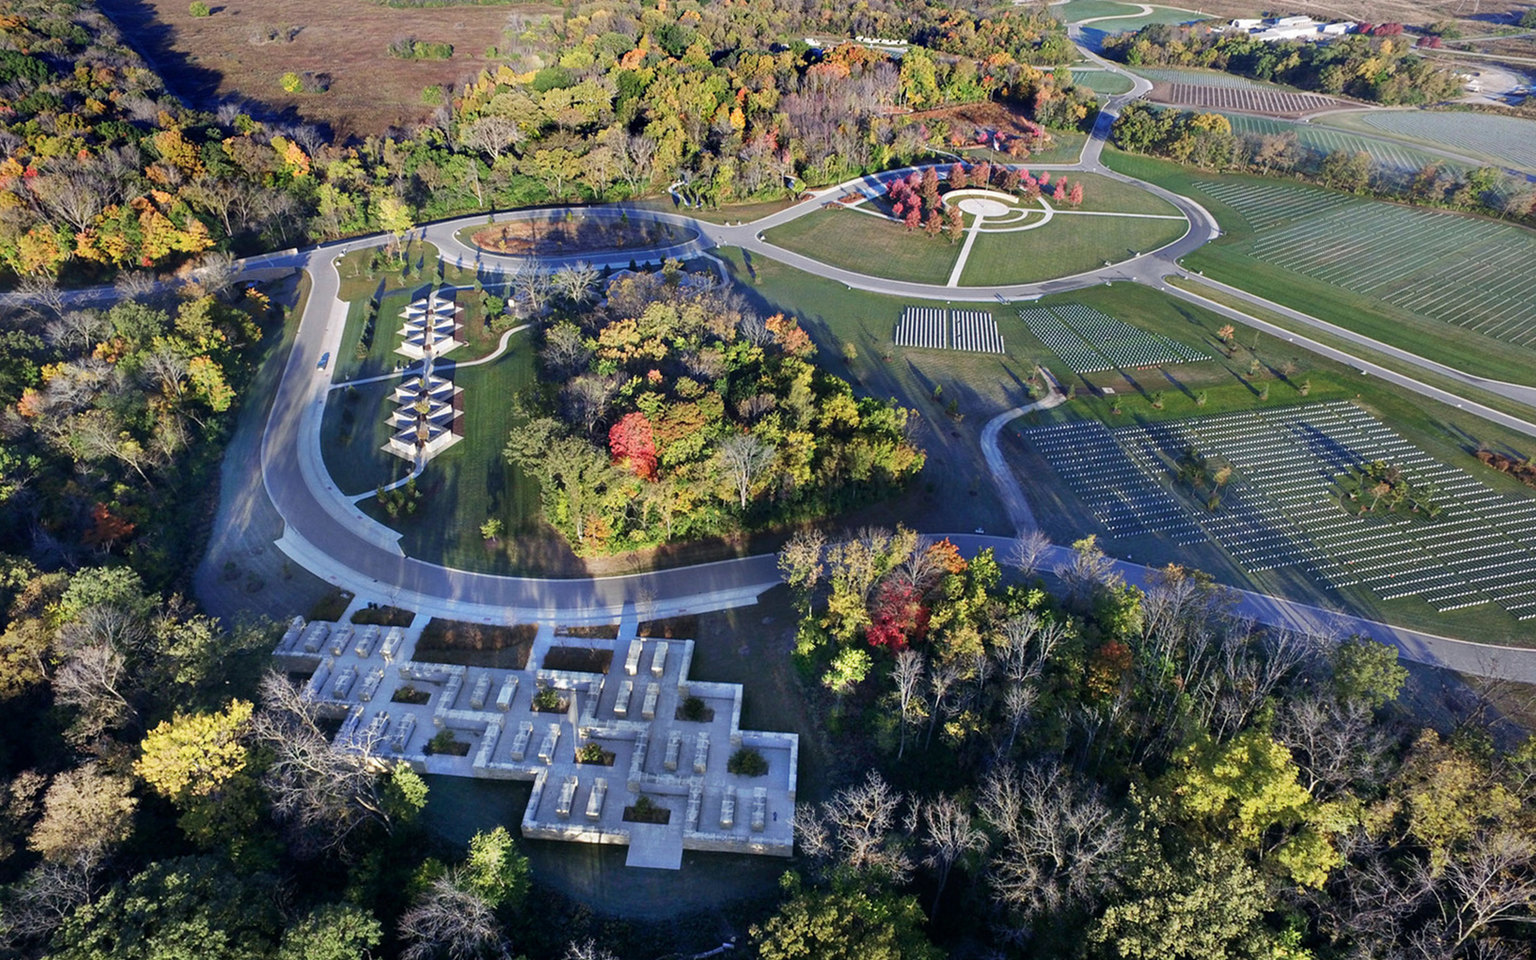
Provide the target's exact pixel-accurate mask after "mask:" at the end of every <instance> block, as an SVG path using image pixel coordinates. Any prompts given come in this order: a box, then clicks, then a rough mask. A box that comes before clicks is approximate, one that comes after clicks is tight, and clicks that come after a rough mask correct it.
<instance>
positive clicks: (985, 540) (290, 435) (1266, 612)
mask: <svg viewBox="0 0 1536 960" xmlns="http://www.w3.org/2000/svg"><path fill="white" fill-rule="evenodd" d="M1091 56H1092V55H1091V54H1090V57H1091ZM1104 66H1105V67H1106V68H1108V69H1117V68H1115V67H1114V65H1112V64H1107V63H1105V64H1104ZM1138 79H1139V78H1138ZM1143 83H1144V81H1143ZM1141 92H1142V91H1139V90H1133V91H1131V93H1129V94H1125V95H1122V96H1120V97H1116V98H1113V99H1112V100H1111V101H1110V104H1109V106H1108V107H1106V108H1105V113H1104V114H1103V115H1102V116H1101V117H1100V120H1099V123H1098V125H1097V126H1096V127H1095V130H1094V133H1093V136H1092V137H1090V139H1089V141H1088V144H1087V145H1086V146H1085V148H1084V151H1083V155H1082V158H1081V159H1080V160H1079V162H1078V163H1077V164H1073V165H1070V166H1069V167H1068V169H1080V170H1091V171H1093V172H1096V173H1102V174H1103V175H1105V176H1113V177H1115V178H1116V179H1120V180H1124V181H1127V182H1133V183H1137V184H1138V185H1140V186H1142V187H1144V188H1146V189H1149V190H1151V192H1154V193H1157V194H1158V195H1159V196H1163V197H1164V198H1165V199H1167V200H1169V202H1171V203H1174V204H1175V205H1176V206H1178V208H1179V209H1180V210H1181V211H1182V212H1184V213H1185V215H1186V217H1188V219H1189V221H1190V223H1191V229H1190V230H1189V231H1188V232H1187V233H1186V234H1185V236H1184V237H1183V238H1181V239H1180V240H1179V241H1176V242H1175V243H1174V244H1172V245H1170V246H1168V247H1165V248H1163V249H1162V250H1160V251H1156V252H1154V253H1152V254H1148V255H1145V256H1142V257H1139V258H1137V259H1135V260H1131V261H1127V262H1125V263H1121V264H1117V265H1114V266H1112V267H1108V268H1104V269H1101V270H1096V271H1092V272H1090V273H1086V274H1081V275H1079V276H1076V277H1068V278H1063V279H1059V280H1052V281H1047V282H1044V283H1035V284H1016V285H1008V286H998V287H962V288H952V287H939V286H935V285H929V284H907V283H901V282H896V281H886V280H881V279H879V278H874V277H868V276H865V275H862V274H857V273H852V272H849V271H841V270H837V269H835V268H831V267H828V266H826V265H824V264H821V263H819V262H817V261H813V260H810V259H809V258H805V257H801V256H799V255H797V254H793V253H791V252H789V251H785V250H783V249H781V248H778V247H775V246H773V245H772V244H768V243H766V242H764V241H762V240H760V239H758V235H759V234H760V233H761V232H762V231H764V230H766V229H769V228H771V227H773V226H776V225H778V224H780V223H784V222H788V221H789V220H791V219H794V218H795V217H797V216H800V215H803V214H805V213H807V212H810V211H811V210H815V209H818V208H819V207H820V206H821V205H822V204H823V203H825V202H826V201H827V200H828V199H829V198H831V197H835V196H838V195H840V194H841V193H843V192H845V191H846V190H848V189H851V188H854V187H857V186H859V185H860V181H850V183H848V184H844V185H839V186H838V187H834V188H832V189H829V190H823V191H820V192H818V193H817V194H816V195H814V196H813V197H811V198H810V199H808V200H806V201H803V202H802V203H799V204H796V205H794V206H791V207H789V208H788V209H786V210H783V211H780V212H779V213H776V214H773V215H771V216H768V217H765V218H762V219H760V220H757V221H754V222H752V223H748V224H742V225H735V226H729V225H717V224H709V223H704V222H701V221H696V220H693V219H692V218H690V217H686V216H681V215H678V214H669V213H660V212H657V211H649V210H638V209H629V210H622V209H614V210H611V211H606V212H600V213H598V215H599V216H612V217H619V216H629V217H632V218H649V219H654V220H658V221H664V222H669V223H676V224H679V225H684V226H688V227H690V228H692V229H695V230H697V231H698V235H697V236H696V237H695V238H694V239H692V240H689V241H686V242H684V243H680V244H673V245H670V246H668V247H663V248H656V249H652V250H646V251H624V252H622V253H620V254H616V255H615V256H614V257H613V258H612V263H611V265H627V264H628V263H629V262H630V261H631V260H642V261H645V262H654V261H655V260H657V259H659V258H662V257H666V256H692V255H698V254H704V253H707V251H708V250H709V249H710V248H713V247H716V246H724V245H735V246H741V247H743V248H744V249H747V250H750V251H753V252H755V253H759V254H761V255H764V256H768V257H771V258H773V259H776V260H781V261H783V262H785V263H788V264H790V265H792V266H796V267H799V268H801V269H804V270H807V271H808V272H810V273H814V274H817V275H820V276H824V277H829V278H831V279H837V280H841V281H843V282H845V283H847V284H848V285H849V286H857V287H859V288H861V289H870V290H875V291H878V292H880V293H886V294H895V295H904V296H913V297H921V298H925V299H932V298H938V299H949V300H955V299H970V300H994V299H998V298H1004V299H1011V298H1017V297H1028V296H1034V295H1038V294H1044V293H1052V292H1058V291H1063V290H1071V289H1076V288H1080V287H1084V286H1089V285H1093V284H1097V283H1102V282H1105V281H1108V280H1134V281H1138V282H1143V283H1149V284H1153V285H1156V286H1160V287H1165V286H1166V285H1164V284H1163V283H1162V279H1163V277H1164V276H1165V275H1166V274H1167V273H1169V272H1174V271H1176V269H1177V268H1176V265H1175V262H1174V261H1176V259H1177V257H1178V256H1181V255H1182V254H1183V253H1187V252H1188V251H1190V250H1193V249H1195V248H1196V247H1198V246H1200V245H1201V244H1203V243H1205V242H1207V241H1208V240H1209V239H1211V238H1213V237H1214V236H1216V235H1217V234H1218V229H1217V227H1216V224H1215V221H1214V219H1213V218H1212V217H1211V216H1210V214H1209V213H1207V212H1206V211H1205V210H1204V208H1202V207H1200V206H1199V204H1197V203H1195V202H1194V201H1191V200H1188V199H1187V198H1184V197H1179V196H1178V195H1176V194H1171V193H1169V192H1167V191H1164V190H1161V189H1160V188H1156V187H1154V186H1152V185H1149V184H1143V183H1141V182H1140V181H1134V180H1132V179H1131V178H1129V177H1124V176H1122V175H1120V174H1116V173H1114V172H1113V171H1107V170H1105V169H1104V168H1103V167H1102V165H1101V164H1100V162H1099V152H1100V150H1102V147H1103V141H1104V136H1105V134H1106V132H1107V130H1108V127H1109V125H1110V124H1111V123H1113V118H1114V115H1115V113H1117V112H1118V108H1119V106H1121V105H1123V104H1124V103H1125V102H1127V101H1128V100H1130V99H1132V98H1134V97H1135V96H1139V95H1140V93H1141ZM890 175H893V174H883V175H881V176H890ZM861 179H862V181H863V182H864V183H865V184H866V185H867V184H868V183H869V182H871V178H861ZM584 212H585V213H587V214H589V215H590V214H591V213H592V212H593V211H590V210H589V211H584ZM547 215H548V212H547V211H537V212H534V211H519V212H515V213H510V214H505V215H501V216H498V217H497V218H496V219H497V220H498V221H500V220H508V219H519V218H526V217H532V216H547ZM484 222H485V221H484V220H483V219H482V218H479V217H468V218H463V219H461V220H458V221H453V222H450V223H443V224H434V225H431V226H428V227H426V228H424V229H423V235H424V236H425V237H426V238H427V239H430V240H432V241H433V242H434V243H436V244H438V245H439V249H440V250H442V251H443V252H444V253H445V254H447V255H448V256H449V257H450V259H451V258H453V257H460V258H463V257H469V258H472V261H473V262H475V263H477V264H481V265H487V266H491V265H497V264H505V265H507V266H512V267H515V266H517V265H518V264H519V263H521V262H526V261H521V260H520V259H519V258H516V257H504V256H500V255H496V254H488V253H485V252H483V251H479V250H476V249H473V248H470V247H468V246H465V245H463V244H461V243H460V242H459V241H458V240H457V238H456V237H455V233H456V232H457V231H458V230H459V229H460V228H462V227H464V226H471V225H474V224H476V223H484ZM385 239H386V238H384V237H375V238H366V239H363V240H351V241H348V242H346V243H336V244H327V245H324V246H321V247H317V248H313V249H310V250H306V251H302V252H301V251H283V252H281V253H276V254H271V255H268V256H265V257H258V258H253V259H252V260H250V261H247V263H246V266H247V268H248V269H249V268H258V267H264V266H300V267H303V268H304V269H306V270H308V271H309V273H310V274H311V276H312V278H313V283H314V286H313V289H312V291H311V294H310V298H309V300H308V302H307V304H306V307H305V310H304V314H303V317H302V318H301V321H300V325H299V330H298V332H297V334H296V336H295V342H294V347H293V350H292V353H291V354H290V356H289V358H288V362H287V366H286V368H285V370H284V374H283V378H282V380H281V382H280V384H279V386H278V389H277V394H276V396H275V398H274V401H273V406H272V410H271V413H270V415H269V418H268V423H267V430H266V433H265V436H264V438H263V443H262V450H261V466H262V476H263V482H264V484H265V487H266V490H267V493H268V496H269V497H270V498H271V500H272V502H273V504H274V505H275V506H276V508H277V510H278V512H279V513H280V514H281V516H282V517H283V520H284V525H285V532H284V534H283V536H282V538H281V539H280V540H279V541H278V545H279V546H280V547H281V548H282V549H283V550H284V552H285V553H287V554H288V555H289V556H290V557H291V558H292V559H293V560H295V561H296V562H297V563H299V564H300V565H302V566H304V567H306V568H307V569H309V570H311V571H313V572H315V573H316V574H318V575H319V576H321V577H322V578H324V579H326V580H328V581H330V582H332V583H334V584H337V585H339V586H343V587H345V588H347V589H349V590H352V591H354V592H356V593H358V594H359V595H363V596H368V597H371V598H375V599H378V600H380V601H387V602H390V603H394V604H399V605H402V606H406V607H409V608H413V609H416V610H418V611H420V612H423V613H428V614H431V615H439V616H452V617H456V618H459V619H468V620H480V621H486V622H515V621H526V620H528V619H534V618H551V617H558V618H559V619H560V620H562V621H565V622H582V621H587V622H593V621H600V620H601V621H611V620H612V619H613V618H614V617H615V616H617V615H619V614H620V613H621V612H623V611H624V610H626V609H638V610H639V611H640V612H641V613H642V615H646V616H670V615H676V614H681V613H688V612H699V611H703V610H709V609H719V608H723V607H730V606H737V605H742V604H749V603H752V602H754V601H755V599H756V597H757V596H758V595H759V594H760V593H762V592H763V591H765V590H767V589H769V588H771V587H773V586H775V585H776V584H777V583H778V582H779V578H778V572H777V569H776V560H775V558H774V557H773V556H772V555H763V556H754V557H744V558H740V559H735V560H726V561H720V562H716V563H708V564H700V565H696V566H692V567H686V568H678V569H672V570H661V571H654V572H647V573H640V574H633V575H629V576H621V577H605V578H599V579H544V578H530V577H501V576H493V575H488V574H480V573H473V572H469V571H463V570H455V569H450V568H447V567H443V566H439V565H436V564H431V563H427V562H424V561H421V560H417V559H413V558H410V557H406V556H404V555H403V554H402V552H401V550H400V548H399V542H398V541H399V536H398V534H396V533H394V532H393V531H391V530H389V529H388V528H386V527H384V526H383V525H381V524H379V523H377V522H375V521H373V520H372V519H370V518H368V517H367V516H366V515H364V514H362V513H360V512H359V511H358V510H357V508H356V507H355V505H354V504H353V503H352V502H351V501H350V500H349V499H348V498H347V497H345V496H343V495H342V494H341V492H340V491H338V490H337V489H336V488H335V485H334V483H333V482H332V481H331V478H330V477H329V475H328V474H327V473H326V470H325V467H324V463H323V459H322V457H321V451H320V419H321V415H322V413H323V410H324V403H325V397H326V394H327V392H328V389H329V387H330V386H331V384H330V378H329V374H328V372H327V371H324V370H320V369H317V367H316V365H315V361H316V359H317V358H318V357H319V356H320V355H321V354H322V353H324V352H326V351H330V352H331V353H332V354H333V355H334V354H335V353H336V351H337V349H338V348H339V346H340V342H341V334H342V328H343V326H344V323H345V319H346V304H344V303H342V302H341V301H339V300H338V299H337V298H336V295H337V292H338V289H339V278H338V276H337V273H336V270H335V266H334V258H335V257H336V256H337V255H338V254H339V253H340V252H342V251H344V250H346V249H351V248H357V247H362V246H369V245H375V244H380V243H383V242H385ZM577 260H586V261H589V262H593V263H594V264H598V265H602V264H603V261H602V259H601V258H592V257H567V258H556V259H553V260H546V261H543V263H542V266H543V267H544V268H549V267H552V266H558V265H560V264H562V263H568V262H575V261H577ZM1169 292H1170V293H1174V294H1175V295H1179V294H1180V293H1181V291H1173V290H1169ZM1185 296H1186V298H1188V297H1189V296H1192V295H1185ZM1228 309H1229V308H1228ZM1233 312H1234V313H1236V311H1233ZM1243 316H1246V315H1243ZM1302 316H1304V315H1302ZM1308 319H1309V320H1311V322H1314V323H1317V324H1321V321H1316V320H1315V319H1313V318H1308ZM1245 322H1251V318H1249V319H1248V320H1245ZM1304 322H1306V321H1304ZM1319 346H1320V345H1319ZM1314 349H1315V347H1314ZM1335 352H1336V353H1339V354H1340V355H1341V356H1344V357H1348V356H1349V355H1348V354H1343V353H1342V351H1335ZM1409 358H1411V359H1409ZM1402 359H1405V360H1408V362H1415V363H1418V364H1420V365H1428V364H1429V361H1425V360H1423V359H1422V358H1417V357H1413V356H1412V355H1408V357H1405V358H1402ZM1347 362H1351V363H1354V364H1355V365H1356V366H1362V365H1363V362H1362V361H1359V360H1356V359H1355V358H1352V357H1351V358H1349V360H1348V361H1347ZM1437 366H1438V365H1437ZM1458 372H1459V371H1458ZM1463 376H1465V375H1463ZM1400 380H1401V381H1406V382H1404V386H1407V387H1408V388H1409V389H1415V390H1419V392H1421V393H1425V395H1433V394H1432V393H1429V392H1428V391H1430V390H1432V389H1433V388H1428V387H1426V386H1425V385H1423V384H1419V383H1418V382H1417V381H1414V380H1411V378H1405V377H1404V378H1400ZM1509 386H1512V387H1513V386H1516V385H1509ZM1442 393H1443V391H1442ZM1447 396H1450V395H1447ZM1437 399H1440V398H1439V397H1437ZM1453 399H1454V398H1453ZM472 402H473V401H472ZM1046 402H1047V403H1049V402H1050V401H1046ZM1020 412H1021V411H1020V410H1015V411H1008V412H1007V413H1004V414H1001V415H999V416H998V417H996V418H994V419H993V421H992V422H991V423H989V424H988V425H987V430H986V435H985V436H984V438H983V446H984V452H985V453H986V458H987V462H988V466H989V470H990V471H991V472H992V474H993V477H994V480H995V482H997V484H998V485H999V489H1000V492H1001V494H1002V497H1003V501H1004V503H1005V505H1006V507H1007V509H1008V511H1009V514H1010V519H1011V520H1012V521H1013V522H1014V523H1015V525H1016V526H1017V527H1018V528H1019V529H1021V530H1027V529H1030V528H1031V527H1032V526H1033V518H1032V515H1031V514H1030V513H1029V506H1028V502H1027V500H1026V499H1025V498H1024V497H1023V494H1022V491H1020V490H1019V488H1018V483H1017V480H1016V478H1014V476H1013V474H1012V472H1011V470H1010V469H1009V468H1008V465H1007V463H1006V461H1005V460H1004V459H1003V457H1002V455H1001V453H1000V452H999V451H998V449H997V438H998V434H999V433H1000V431H1001V429H1002V428H1003V426H1005V425H1006V424H1007V423H1008V422H1009V421H1011V420H1012V419H1014V418H1015V417H1016V416H1017V415H1018V414H1019V413H1020ZM1511 419H1514V418H1511ZM1520 422H1522V423H1523V422H1524V421H1520ZM1527 426H1528V427H1530V428H1531V431H1532V432H1533V433H1536V425H1531V424H1527ZM951 539H952V540H954V541H955V542H956V543H957V545H959V546H961V547H962V549H966V550H968V551H974V550H977V549H981V548H983V547H994V548H1006V546H1007V545H1009V544H1010V543H1011V542H1012V541H1010V540H1007V539H1003V538H995V537H978V536H973V535H951ZM1069 555H1070V552H1069V551H1068V550H1067V549H1066V548H1064V547H1055V548H1053V553H1052V556H1051V561H1052V564H1053V565H1054V564H1058V563H1062V562H1065V561H1066V560H1067V559H1068V557H1069ZM1117 568H1118V570H1119V571H1120V572H1121V573H1122V575H1124V576H1125V577H1126V579H1127V580H1128V581H1130V582H1133V583H1143V582H1144V581H1145V579H1146V577H1147V576H1148V575H1149V574H1150V572H1151V571H1150V570H1149V569H1148V568H1145V567H1142V566H1140V565H1137V564H1133V563H1127V562H1117ZM1238 595H1239V598H1240V601H1239V602H1240V606H1239V609H1240V612H1242V613H1243V614H1244V615H1247V616H1251V617H1253V618H1254V619H1255V620H1256V621H1258V622H1262V623H1265V624H1269V625H1273V626H1277V627H1284V628H1292V629H1300V630H1305V631H1308V632H1312V633H1319V634H1323V635H1329V634H1333V635H1345V634H1365V635H1369V636H1372V637H1375V638H1377V639H1380V640H1383V641H1386V642H1392V643H1395V644H1397V645H1398V647H1399V648H1400V649H1401V650H1402V652H1403V655H1404V656H1405V657H1406V658H1407V659H1410V660H1416V661H1419V662H1424V663H1432V664H1436V665H1443V666H1449V667H1452V668H1454V669H1457V670H1461V671H1463V672H1467V673H1473V674H1484V675H1495V676H1502V677H1510V678H1514V679H1521V680H1536V650H1524V649H1516V648H1505V647H1492V646H1488V645H1483V644H1476V643H1470V642H1466V641H1461V640H1455V639H1451V638H1445V637H1439V636H1435V635H1433V634H1429V633H1424V632H1421V631H1414V630H1408V629H1405V628H1400V627H1395V626H1392V625H1389V624H1384V623H1378V622H1375V621H1370V620H1364V619H1360V618H1355V617H1349V616H1345V615H1340V614H1337V613H1334V612H1331V611H1327V610H1323V609H1320V608H1317V607H1312V606H1308V605H1305V604H1299V603H1295V602H1292V601H1287V600H1284V599H1281V598H1277V597H1270V596H1266V595H1263V594H1256V593H1251V592H1241V591H1240V592H1239V593H1238Z"/></svg>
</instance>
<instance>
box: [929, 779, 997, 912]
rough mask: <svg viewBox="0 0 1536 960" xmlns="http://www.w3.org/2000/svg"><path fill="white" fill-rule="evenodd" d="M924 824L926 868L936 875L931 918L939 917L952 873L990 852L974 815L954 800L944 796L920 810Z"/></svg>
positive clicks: (985, 836) (983, 832) (931, 801)
mask: <svg viewBox="0 0 1536 960" xmlns="http://www.w3.org/2000/svg"><path fill="white" fill-rule="evenodd" d="M920 809H921V810H922V821H923V846H924V847H925V848H927V850H928V856H927V857H926V858H925V859H924V860H923V863H924V865H925V866H927V867H928V868H929V869H931V870H933V871H934V875H935V876H934V880H935V882H936V885H937V886H936V889H935V890H934V892H933V909H931V910H930V911H929V916H934V917H936V916H938V913H939V901H940V900H942V899H943V897H944V887H945V885H946V884H948V883H949V872H950V870H952V869H953V868H954V866H955V863H956V862H957V861H959V860H960V859H962V858H963V857H965V856H967V855H969V854H973V853H981V852H982V851H984V850H986V849H987V835H986V833H985V831H983V830H982V829H981V828H979V827H977V826H975V825H973V824H972V822H971V814H970V811H969V810H967V809H966V808H965V807H963V806H961V805H960V804H959V803H958V802H957V801H956V800H955V799H954V798H953V797H950V796H947V795H944V794H940V795H939V796H938V797H936V798H935V799H933V800H925V801H924V802H923V804H922V806H921V808H920Z"/></svg>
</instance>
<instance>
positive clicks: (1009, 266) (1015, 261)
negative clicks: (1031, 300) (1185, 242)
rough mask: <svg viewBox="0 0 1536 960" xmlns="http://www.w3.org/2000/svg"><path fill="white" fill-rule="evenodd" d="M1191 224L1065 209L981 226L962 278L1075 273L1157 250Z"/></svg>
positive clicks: (1019, 279)
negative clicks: (989, 228) (1013, 227)
mask: <svg viewBox="0 0 1536 960" xmlns="http://www.w3.org/2000/svg"><path fill="white" fill-rule="evenodd" d="M1188 228H1189V224H1188V222H1186V221H1184V220H1155V219H1150V218H1140V217H1088V216H1070V215H1063V216H1058V217H1057V218H1055V219H1054V220H1052V221H1051V222H1050V223H1049V224H1047V225H1046V226H1044V227H1041V228H1040V229H1038V230H1021V231H1018V232H1016V233H985V232H983V233H982V234H980V235H979V236H977V237H976V243H975V244H974V245H973V246H972V247H971V254H970V258H969V259H967V260H966V263H965V270H964V271H963V272H962V273H961V274H960V283H961V285H962V286H968V287H981V286H991V285H994V284H1009V283H1030V282H1033V281H1036V280H1048V279H1051V278H1054V277H1066V276H1071V275H1072V274H1076V273H1083V272H1085V271H1088V270H1094V269H1097V268H1099V267H1102V266H1103V265H1104V261H1106V260H1108V261H1110V262H1111V263H1114V262H1116V261H1120V260H1125V259H1128V258H1130V257H1133V256H1135V255H1137V254H1139V253H1147V252H1149V251H1152V250H1156V249H1157V248H1158V247H1161V246H1163V245H1165V244H1169V243H1172V242H1173V241H1175V240H1177V239H1178V238H1179V237H1182V236H1183V235H1184V231H1185V230H1187V229H1188Z"/></svg>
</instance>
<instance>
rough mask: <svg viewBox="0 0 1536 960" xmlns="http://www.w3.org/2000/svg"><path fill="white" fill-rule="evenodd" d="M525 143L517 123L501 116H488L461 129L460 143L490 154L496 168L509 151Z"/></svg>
mask: <svg viewBox="0 0 1536 960" xmlns="http://www.w3.org/2000/svg"><path fill="white" fill-rule="evenodd" d="M522 141H523V133H522V131H521V130H520V129H519V128H518V125H517V121H516V120H513V119H512V118H511V117H504V116H501V115H499V114H494V113H491V114H486V115H484V116H482V117H479V118H477V119H475V120H474V121H472V122H470V123H467V124H464V125H463V126H461V127H460V128H459V142H460V143H462V144H464V145H465V146H466V147H469V148H470V149H471V150H477V151H479V152H481V153H484V154H488V155H489V156H490V158H491V164H492V165H493V166H494V165H495V164H496V163H497V162H498V161H500V160H501V156H502V154H503V153H505V152H506V151H507V150H509V149H511V148H512V147H515V146H516V145H517V144H519V143H521V142H522Z"/></svg>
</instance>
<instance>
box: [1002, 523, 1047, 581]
mask: <svg viewBox="0 0 1536 960" xmlns="http://www.w3.org/2000/svg"><path fill="white" fill-rule="evenodd" d="M1050 552H1051V538H1050V537H1047V536H1046V535H1045V534H1044V533H1043V532H1041V531H1039V530H1030V531H1029V532H1027V533H1021V534H1019V536H1018V537H1017V538H1016V539H1015V540H1014V541H1013V546H1012V547H1010V548H1009V551H1008V562H1009V563H1010V564H1012V565H1013V567H1014V568H1015V569H1017V570H1018V571H1019V575H1020V576H1022V577H1023V578H1024V579H1026V580H1030V579H1033V578H1034V576H1035V574H1037V573H1039V572H1040V567H1041V566H1042V565H1043V564H1044V563H1045V560H1046V558H1047V557H1049V556H1050Z"/></svg>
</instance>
